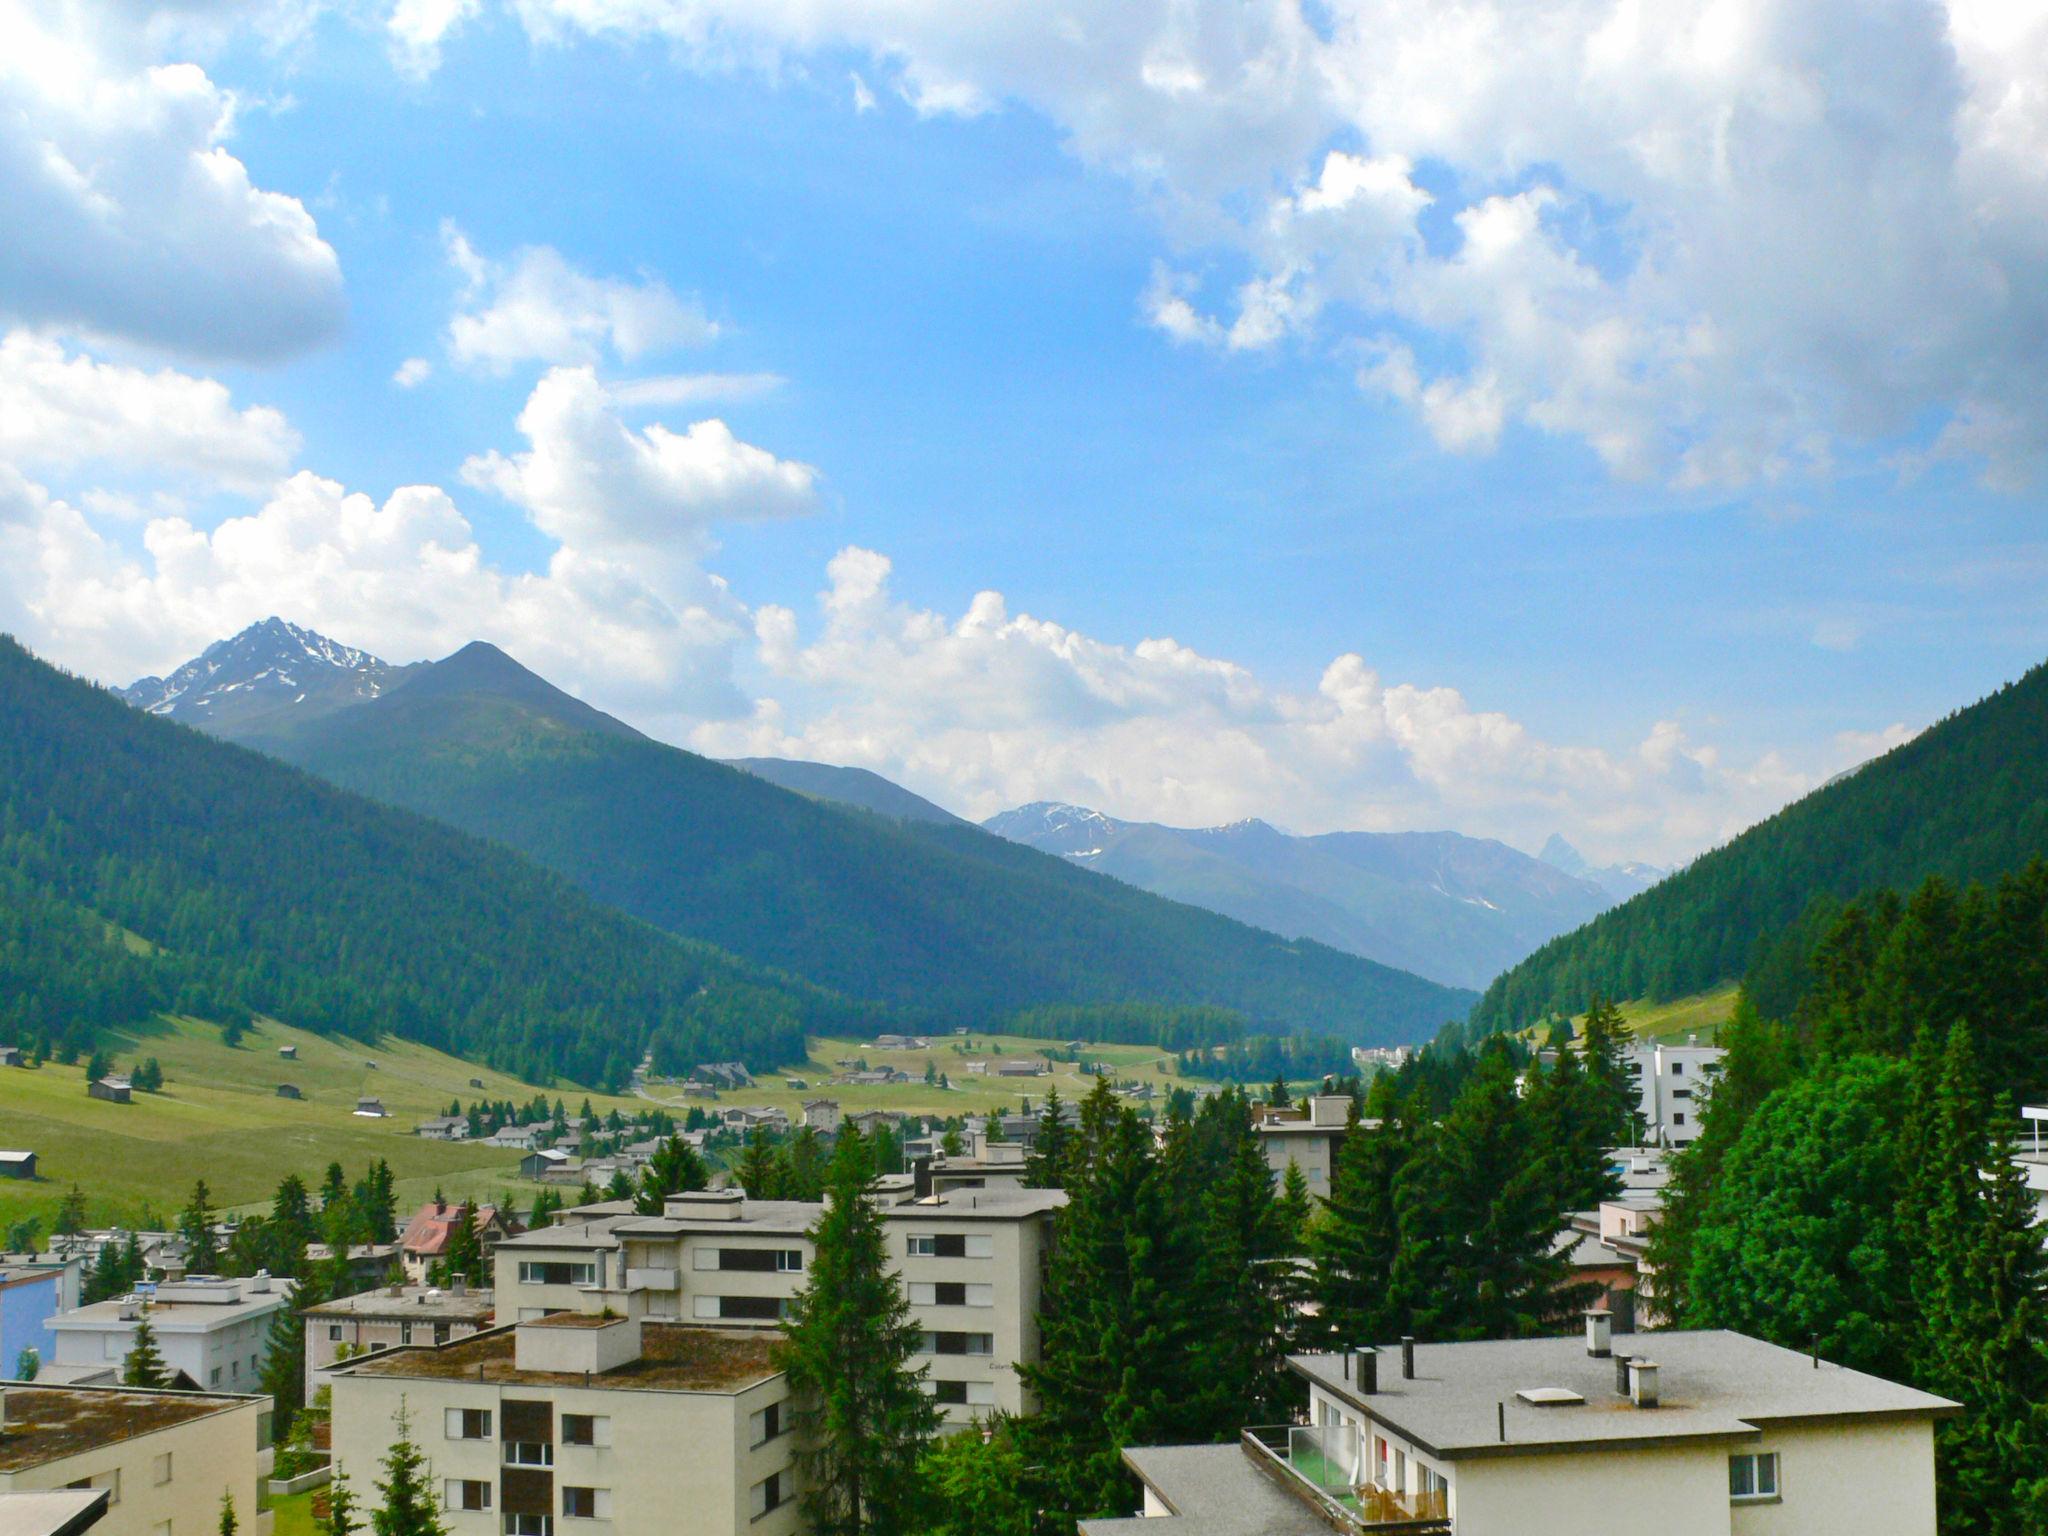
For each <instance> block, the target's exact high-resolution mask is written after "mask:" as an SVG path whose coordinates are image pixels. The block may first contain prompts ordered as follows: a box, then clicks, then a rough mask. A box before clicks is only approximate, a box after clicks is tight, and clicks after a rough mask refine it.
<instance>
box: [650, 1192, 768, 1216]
mask: <svg viewBox="0 0 2048 1536" xmlns="http://www.w3.org/2000/svg"><path fill="white" fill-rule="evenodd" d="M746 1199H747V1193H746V1191H745V1190H743V1189H697V1190H691V1191H689V1192H688V1193H686V1194H680V1195H670V1196H668V1197H667V1198H666V1199H665V1200H663V1201H662V1203H661V1214H662V1215H664V1216H670V1217H678V1218H681V1219H682V1220H685V1221H738V1220H739V1219H740V1217H741V1216H742V1215H743V1214H744V1212H743V1211H742V1209H741V1208H742V1207H743V1206H744V1205H745V1204H746Z"/></svg>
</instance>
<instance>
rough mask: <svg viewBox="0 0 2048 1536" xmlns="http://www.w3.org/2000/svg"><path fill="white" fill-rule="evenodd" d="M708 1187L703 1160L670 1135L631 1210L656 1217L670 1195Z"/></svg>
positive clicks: (659, 1148)
mask: <svg viewBox="0 0 2048 1536" xmlns="http://www.w3.org/2000/svg"><path fill="white" fill-rule="evenodd" d="M710 1186H711V1174H710V1171H709V1170H708V1169H707V1168H705V1166H704V1159H703V1158H701V1157H699V1156H698V1155H697V1149H696V1148H695V1147H692V1146H691V1145H690V1144H689V1143H688V1142H687V1141H685V1140H683V1138H682V1137H680V1136H671V1137H669V1138H668V1139H667V1140H666V1141H663V1142H662V1143H660V1144H659V1145H658V1146H656V1147H655V1149H654V1155H653V1156H652V1157H650V1158H649V1159H648V1160H647V1166H646V1167H645V1168H643V1169H642V1170H641V1171H640V1187H639V1189H638V1190H637V1191H636V1192H635V1194H634V1196H633V1209H634V1210H635V1211H637V1212H639V1213H640V1214H641V1215H642V1216H659V1215H660V1214H661V1212H662V1205H663V1202H664V1201H666V1200H667V1199H668V1197H669V1196H670V1195H680V1194H684V1193H687V1192H688V1191H691V1190H698V1189H708V1188H709V1187H710ZM543 1193H546V1191H543ZM811 1198H813V1199H815V1198H816V1196H812V1197H811ZM536 1224H538V1223H537V1221H536Z"/></svg>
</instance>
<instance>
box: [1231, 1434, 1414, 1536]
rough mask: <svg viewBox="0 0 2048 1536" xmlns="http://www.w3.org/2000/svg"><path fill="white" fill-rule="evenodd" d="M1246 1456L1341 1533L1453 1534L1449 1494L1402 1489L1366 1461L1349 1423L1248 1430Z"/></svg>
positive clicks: (1388, 1535) (1358, 1437)
mask: <svg viewBox="0 0 2048 1536" xmlns="http://www.w3.org/2000/svg"><path fill="white" fill-rule="evenodd" d="M1243 1439H1244V1447H1245V1451H1246V1454H1248V1455H1250V1456H1251V1457H1252V1458H1253V1459H1254V1460H1256V1461H1259V1462H1260V1463H1261V1464H1262V1465H1265V1466H1267V1467H1269V1468H1270V1469H1272V1471H1273V1472H1274V1473H1276V1474H1277V1475H1278V1477H1279V1479H1280V1481H1281V1484H1282V1486H1283V1487H1286V1488H1288V1489H1289V1491H1290V1492H1293V1493H1294V1494H1295V1495H1296V1496H1297V1497H1299V1498H1302V1499H1303V1500H1305V1501H1306V1502H1307V1503H1309V1504H1311V1505H1312V1506H1314V1507H1315V1508H1316V1509H1317V1510H1318V1511H1319V1512H1320V1513H1321V1514H1322V1516H1323V1518H1324V1519H1326V1520H1328V1521H1329V1522H1330V1524H1331V1525H1332V1526H1334V1527H1335V1528H1336V1529H1337V1530H1339V1531H1344V1532H1353V1533H1361V1536H1362V1533H1367V1532H1369V1533H1371V1536H1397V1533H1407V1536H1448V1533H1449V1532H1450V1531H1451V1529H1452V1527H1451V1516H1450V1498H1449V1495H1448V1494H1446V1493H1445V1492H1443V1491H1442V1490H1437V1491H1435V1492H1432V1493H1406V1492H1402V1493H1397V1492H1395V1491H1394V1490H1392V1489H1390V1488H1386V1487H1383V1486H1381V1485H1380V1483H1379V1482H1378V1481H1377V1480H1376V1479H1375V1477H1374V1476H1373V1471H1374V1469H1373V1468H1371V1467H1369V1466H1368V1465H1367V1464H1366V1450H1365V1441H1364V1437H1363V1436H1361V1435H1360V1434H1359V1432H1358V1430H1357V1429H1356V1428H1355V1427H1354V1426H1352V1425H1348V1424H1276V1425H1267V1426H1260V1427H1258V1428H1255V1429H1247V1430H1245V1431H1244V1436H1243Z"/></svg>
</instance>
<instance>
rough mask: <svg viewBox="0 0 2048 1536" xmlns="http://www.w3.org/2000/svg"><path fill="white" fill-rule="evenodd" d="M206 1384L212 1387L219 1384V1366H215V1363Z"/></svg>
mask: <svg viewBox="0 0 2048 1536" xmlns="http://www.w3.org/2000/svg"><path fill="white" fill-rule="evenodd" d="M207 1385H208V1386H214V1387H217V1386H219V1385H220V1367H219V1366H217V1365H216V1366H215V1367H214V1368H213V1375H212V1377H211V1378H210V1379H209V1380H208V1382H207Z"/></svg>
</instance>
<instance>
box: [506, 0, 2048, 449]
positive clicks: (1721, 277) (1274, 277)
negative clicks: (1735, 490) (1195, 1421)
mask: <svg viewBox="0 0 2048 1536" xmlns="http://www.w3.org/2000/svg"><path fill="white" fill-rule="evenodd" d="M519 10H520V14H521V15H522V17H524V19H525V21H526V24H527V25H528V27H529V29H530V30H531V31H532V32H533V33H534V35H535V36H536V37H537V38H540V39H543V40H546V39H550V38H556V37H560V36H562V35H564V34H566V33H570V32H581V33H585V34H592V35H598V36H608V37H614V38H618V39H621V40H630V39H635V38H640V37H646V36H655V37H659V38H662V39H664V40H666V41H667V42H668V43H669V44H670V45H671V46H672V47H673V49H674V50H675V52H676V54H677V55H678V56H679V57H681V58H682V59H684V60H685V61H688V62H690V63H693V64H695V65H697V66H699V67H704V68H729V67H732V66H733V65H735V64H738V65H741V66H756V67H761V68H763V69H764V70H767V71H771V72H772V71H774V70H776V69H777V68H779V67H780V66H781V65H783V64H784V63H785V62H786V61H788V60H791V59H796V60H799V61H801V60H804V59H808V58H810V57H813V56H824V55H827V54H843V52H844V51H846V50H852V51H854V52H857V53H864V54H865V55H866V56H867V58H868V60H869V61H871V69H870V71H869V74H870V77H871V78H875V79H877V80H878V81H885V82H886V83H887V84H888V85H889V86H891V87H892V88H894V89H895V90H896V91H897V92H898V93H899V94H901V95H902V96H904V97H905V99H907V100H909V101H910V102H911V103H912V104H913V105H914V106H916V107H917V108H918V110H920V111H921V112H925V113H941V112H943V113H954V114H965V113H975V112H981V111H986V110H988V109H989V108H990V107H991V106H992V105H994V104H997V103H1000V102H1004V101H1016V102H1021V103H1023V104H1025V105H1027V106H1029V107H1031V108H1033V109H1035V110H1037V111H1038V112H1040V113H1042V114H1043V115H1044V116H1045V117H1046V118H1047V119H1049V120H1050V121H1051V122H1052V123H1054V124H1055V125H1056V126H1057V127H1058V128H1059V130H1060V131H1061V132H1062V133H1064V134H1065V135H1066V137H1067V140H1068V142H1069V144H1070V145H1071V147H1072V149H1073V150H1074V152H1075V153H1076V154H1077V155H1078V156H1080V157H1081V158H1082V159H1083V160H1085V161H1087V162H1089V163H1090V164H1093V165H1097V166H1102V167H1105V168H1107V169H1109V170H1112V171H1114V172H1117V173H1120V174H1122V175H1125V176H1127V177H1128V178H1130V180H1131V181H1132V182H1133V184H1134V186H1135V187H1136V188H1137V190H1138V191H1139V192H1140V193H1141V194H1142V195H1143V196H1144V197H1145V198H1146V199H1147V201H1148V203H1149V204H1150V205H1151V206H1153V207H1155V208H1157V209H1158V210H1159V211H1160V212H1161V214H1162V219H1163V228H1164V230H1165V231H1166V232H1167V234H1168V235H1169V236H1170V237H1171V238H1172V239H1174V240H1175V241H1176V242H1178V243H1180V244H1181V245H1183V246H1184V247H1186V248H1189V249H1190V250H1200V251H1201V252H1202V253H1203V255H1204V258H1205V259H1204V260H1203V261H1202V263H1201V264H1200V265H1201V266H1202V267H1203V268H1204V269H1205V270H1208V271H1210V272H1213V273H1215V274H1216V276H1215V278H1214V279H1213V281H1214V282H1215V285H1216V287H1217V288H1218V291H1219V294H1220V299H1219V301H1218V303H1217V307H1218V308H1219V309H1220V310H1221V311H1222V313H1219V314H1210V313H1205V312H1204V308H1203V305H1202V302H1201V298H1200V289H1199V287H1198V286H1196V285H1193V284H1190V283H1189V282H1187V281H1186V280H1185V279H1174V280H1169V281H1167V282H1166V283H1164V284H1161V283H1159V282H1155V283H1154V285H1153V286H1152V288H1151V289H1149V290H1148V292H1147V294H1146V296H1145V300H1144V310H1145V312H1146V313H1147V314H1148V316H1149V317H1150V318H1151V319H1152V320H1153V322H1154V323H1156V324H1158V325H1159V326H1160V327H1161V328H1162V329H1163V330H1164V331H1165V332H1166V333H1167V334H1168V335H1170V336H1172V337H1173V338H1175V339H1176V340H1179V341H1182V342H1189V341H1197V342H1206V343H1209V344H1212V345H1219V346H1227V347H1232V348H1236V349H1239V350H1246V349H1255V348H1260V347H1266V346H1271V345H1273V344H1274V343H1276V342H1278V341H1280V340H1281V339H1283V338H1285V337H1287V336H1289V335H1294V334H1299V333H1304V332H1308V333H1313V334H1315V335H1317V336H1319V337H1323V338H1327V339H1331V340H1337V341H1346V340H1348V341H1355V342H1363V343H1367V344H1370V345H1372V346H1373V347H1374V348H1375V349H1376V351H1377V353H1378V354H1379V355H1382V356H1388V355H1392V354H1393V352H1394V349H1396V348H1399V347H1407V348H1408V349H1409V357H1410V359H1411V360H1410V363H1409V368H1410V377H1409V378H1408V379H1407V380H1403V379H1402V378H1401V376H1399V375H1398V374H1397V375H1375V374H1370V373H1369V374H1368V375H1366V376H1365V381H1366V382H1367V384H1368V385H1369V386H1370V387H1371V388H1373V389H1375V390H1381V389H1384V388H1385V387H1386V386H1387V385H1388V384H1389V383H1395V384H1402V383H1406V384H1407V385H1408V386H1409V387H1405V388H1401V389H1397V390H1395V391H1394V394H1395V398H1398V399H1402V400H1404V401H1407V402H1409V403H1410V404H1411V405H1413V406H1414V408H1415V409H1417V410H1418V411H1419V412H1421V413H1422V414H1423V416H1424V418H1425V420H1426V422H1427V424H1428V425H1429V427H1430V430H1432V431H1433V432H1435V433H1436V434H1437V435H1438V437H1439V439H1440V440H1443V441H1446V442H1449V443H1451V444H1453V445H1455V446H1459V447H1464V448H1470V449H1480V448H1484V447H1486V446H1487V445H1489V444H1490V443H1492V442H1494V441H1496V440H1497V439H1498V438H1499V436H1500V435H1501V433H1502V432H1503V431H1504V430H1505V429H1506V428H1507V427H1508V426H1509V425H1510V424H1512V423H1526V424H1527V425H1529V426H1531V427H1534V428H1536V429H1538V430H1540V431H1543V432H1548V433H1561V434H1568V435H1571V436H1574V437H1578V438H1581V439H1583V440H1584V441H1585V442H1587V443H1588V444H1589V445H1591V446H1592V447H1593V448H1594V449H1595V450H1596V451H1597V452H1598V453H1599V454H1600V455H1601V457H1602V458H1603V460H1604V461H1605V462H1606V463H1607V464H1608V465H1609V466H1610V467H1611V468H1612V469H1613V471H1614V472H1615V473H1616V474H1618V475H1624V476H1636V477H1639V476H1658V477H1663V478H1668V479H1670V480H1672V481H1674V482H1676V483H1679V484H1681V485H1719V484H1731V483H1740V482H1746V481H1759V480H1763V481H1768V480H1771V479H1774V478H1782V477H1788V476H1795V475H1798V474H1802V473H1808V472H1825V471H1826V470H1827V469H1828V468H1829V466H1830V465H1831V463H1832V456H1833V454H1834V453H1835V451H1836V450H1837V448H1838V447H1839V446H1841V445H1850V446H1861V445H1868V444H1887V443H1890V442H1893V441H1896V440H1910V439H1912V438H1914V437H1916V436H1917V435H1918V434H1919V433H1920V432H1921V431H1922V429H1923V424H1924V423H1927V422H1929V421H1933V422H1935V423H1937V425H1938V424H1939V423H1941V422H1942V421H1944V420H1946V421H1947V422H1948V424H1949V426H1948V430H1946V431H1939V432H1938V434H1937V435H1936V439H1935V441H1934V443H1933V446H1932V449H1931V451H1932V453H1933V454H1935V455H1936V456H1940V457H1955V458H1962V459H1967V460H1969V461H1971V462H1973V463H1977V464H1980V465H1981V466H1982V467H1983V469H1984V471H1985V473H1986V475H1987V478H1990V479H1992V480H1994V481H1996V482H1998V483H2002V484H2006V485H2018V484H2022V483H2025V482H2026V481H2027V480H2028V479H2030V478H2031V477H2032V476H2034V475H2035V474H2037V473H2038V471H2039V468H2040V466H2041V464H2042V463H2043V462H2044V461H2048V446H2044V445H2048V388H2044V387H2043V386H2044V383H2048V378H2044V374H2048V362H2044V357H2043V354H2042V351H2041V349H2040V348H2039V346H2038V345H2036V343H2035V340H2034V338H2036V337H2038V336H2039V335H2040V334H2041V332H2042V330H2043V329H2044V327H2048V170H2044V167H2048V91H2044V90H2043V89H2042V85H2041V82H2042V81H2043V79H2044V78H2048V0H1946V3H1945V4H1926V3H1923V0H1666V3H1660V4H1650V3H1647V0H1469V3H1466V4H1462V5H1459V6H1457V7H1454V8H1450V9H1446V8H1445V7H1443V6H1436V5H1422V4H1416V3H1413V0H1325V3H1323V4H1320V5H1318V6H1317V7H1316V8H1315V13H1314V17H1313V19H1311V17H1310V16H1309V15H1308V14H1307V8H1306V7H1303V6H1302V5H1300V4H1299V3H1297V0H1247V3H1245V4H1241V5H1235V4H1234V5H1229V6H1189V5H1186V4H1184V3H1182V0H1129V3H1126V4H1120V5H1115V6H1104V5H1100V4H1097V3H1092V0H989V3H987V4H985V5H981V6H978V7H976V9H975V12H974V16H973V20H972V22H971V24H970V23H968V22H964V21H963V20H962V19H961V13H960V11H959V8H958V7H957V6H956V5H953V4H949V3H945V0H886V3H882V4H876V3H872V0H605V3H603V4H593V3H591V0H521V3H520V7H519ZM1417 167H1425V168H1427V175H1426V178H1425V177H1424V174H1423V172H1421V171H1418V170H1417V169H1415V168H1417ZM1425 179H1426V181H1427V186H1426V187H1425V186H1424V185H1423V181H1424V180H1425ZM1178 264H1181V265H1185V264H1186V263H1185V261H1182V262H1180V263H1178ZM1425 343H1426V344H1425ZM1420 359H1427V362H1426V363H1425V362H1423V361H1419V360H1420Z"/></svg>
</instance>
